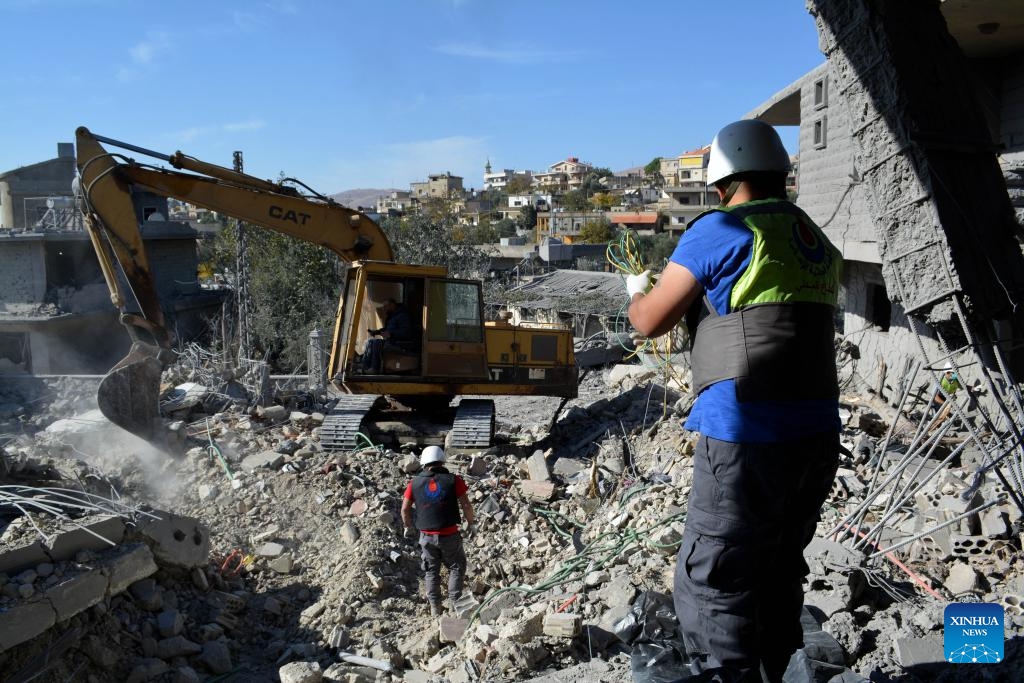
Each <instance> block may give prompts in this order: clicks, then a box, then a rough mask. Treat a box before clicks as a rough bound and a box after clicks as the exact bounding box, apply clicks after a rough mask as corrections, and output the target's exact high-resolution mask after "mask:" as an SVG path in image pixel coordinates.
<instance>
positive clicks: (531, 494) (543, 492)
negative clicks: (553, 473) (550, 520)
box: [519, 479, 555, 501]
mask: <svg viewBox="0 0 1024 683" xmlns="http://www.w3.org/2000/svg"><path fill="white" fill-rule="evenodd" d="M519 490H520V491H521V492H522V494H523V495H524V496H526V497H527V498H529V499H531V500H537V501H549V500H551V499H552V498H554V497H555V485H554V484H553V483H552V482H550V481H533V480H532V479H524V480H523V481H520V482H519Z"/></svg>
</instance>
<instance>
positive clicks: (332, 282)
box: [208, 228, 341, 373]
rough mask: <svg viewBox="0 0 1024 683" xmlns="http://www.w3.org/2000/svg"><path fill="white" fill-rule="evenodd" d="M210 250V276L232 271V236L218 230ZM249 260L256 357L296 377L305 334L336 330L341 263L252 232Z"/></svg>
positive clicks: (301, 244)
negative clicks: (265, 359) (312, 331)
mask: <svg viewBox="0 0 1024 683" xmlns="http://www.w3.org/2000/svg"><path fill="white" fill-rule="evenodd" d="M212 247H213V248H212V249H211V250H210V252H209V254H208V257H209V262H210V265H211V267H212V268H213V270H215V271H217V272H231V271H234V269H235V231H234V230H222V231H221V232H220V234H219V235H218V236H217V238H216V239H215V240H214V242H213V245H212ZM248 254H249V296H250V318H249V320H248V323H249V329H250V331H251V333H252V342H253V345H254V351H255V352H256V353H255V354H254V355H256V356H264V355H265V356H266V357H267V358H268V360H269V361H270V363H271V367H272V369H273V370H274V371H277V372H285V373H291V372H294V371H295V370H296V369H298V368H300V367H301V366H302V365H303V363H305V360H306V355H307V345H308V343H309V342H308V340H309V331H310V330H311V329H313V328H314V327H319V328H321V329H331V328H332V327H333V325H334V314H335V310H336V307H337V305H338V296H339V295H340V291H341V287H340V285H341V280H340V278H339V276H338V270H339V266H340V260H339V259H338V257H337V256H336V255H335V254H334V253H333V252H331V251H329V250H328V249H325V248H324V247H321V246H318V245H315V244H311V243H309V242H305V241H303V240H299V239H295V238H293V237H289V236H287V235H282V234H280V233H276V232H274V231H273V230H259V229H252V228H250V229H249V231H248Z"/></svg>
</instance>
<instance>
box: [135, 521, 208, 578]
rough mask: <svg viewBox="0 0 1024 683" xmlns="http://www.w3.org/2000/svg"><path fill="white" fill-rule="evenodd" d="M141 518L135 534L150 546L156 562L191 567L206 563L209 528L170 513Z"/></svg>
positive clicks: (185, 567)
mask: <svg viewBox="0 0 1024 683" xmlns="http://www.w3.org/2000/svg"><path fill="white" fill-rule="evenodd" d="M156 514H157V515H158V517H159V518H158V519H152V518H150V517H144V518H142V519H141V520H140V521H139V524H138V526H137V527H136V529H135V532H134V533H135V534H136V535H137V536H138V537H139V538H140V539H141V540H143V541H145V543H146V545H148V546H149V547H150V549H151V550H152V551H153V556H154V558H155V559H156V561H157V563H159V564H166V565H170V566H172V567H180V568H183V569H191V568H192V567H202V566H206V563H207V562H208V561H209V557H210V531H209V529H207V528H206V527H205V526H203V525H202V524H201V523H200V522H199V520H197V519H194V518H192V517H185V516H184V515H176V514H174V513H171V512H157V513H156Z"/></svg>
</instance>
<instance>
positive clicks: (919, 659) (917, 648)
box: [895, 636, 946, 668]
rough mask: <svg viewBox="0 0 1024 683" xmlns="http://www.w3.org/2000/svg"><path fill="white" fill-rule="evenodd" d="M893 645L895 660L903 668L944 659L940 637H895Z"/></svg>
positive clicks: (943, 660)
mask: <svg viewBox="0 0 1024 683" xmlns="http://www.w3.org/2000/svg"><path fill="white" fill-rule="evenodd" d="M895 647H896V660H897V661H898V662H899V663H900V665H901V666H902V667H904V668H907V667H911V666H918V665H921V664H935V663H939V662H945V661H946V657H945V655H944V654H943V652H942V639H941V638H937V637H935V636H928V637H925V638H897V639H896V644H895Z"/></svg>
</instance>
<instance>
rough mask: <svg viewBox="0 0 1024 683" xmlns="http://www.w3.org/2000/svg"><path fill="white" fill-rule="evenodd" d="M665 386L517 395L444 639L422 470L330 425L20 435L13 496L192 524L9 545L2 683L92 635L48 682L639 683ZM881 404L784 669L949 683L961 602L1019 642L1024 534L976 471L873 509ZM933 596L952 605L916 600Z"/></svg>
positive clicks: (55, 528)
mask: <svg viewBox="0 0 1024 683" xmlns="http://www.w3.org/2000/svg"><path fill="white" fill-rule="evenodd" d="M679 377H681V378H682V380H683V381H688V374H687V373H686V372H685V370H681V372H680V374H679ZM673 381H676V380H673ZM180 383H181V382H179V383H178V384H180ZM668 384H670V382H669V381H668V380H666V379H665V375H664V373H662V372H660V371H657V372H656V371H655V370H654V369H653V368H646V367H643V366H640V365H622V366H616V367H615V368H612V369H610V370H608V371H606V372H605V376H604V377H602V376H601V375H600V373H597V372H594V373H591V376H589V377H588V378H587V380H586V381H585V382H584V384H583V385H582V386H581V388H580V398H579V399H576V400H574V401H572V402H570V403H569V404H568V406H567V407H566V410H565V411H564V413H563V415H562V417H561V419H560V420H559V422H558V425H557V427H556V428H555V429H554V430H553V431H551V432H548V423H549V421H550V413H551V410H553V409H554V406H555V405H557V400H554V399H553V400H551V401H550V402H544V401H540V400H538V399H536V398H529V397H499V399H498V401H497V402H498V410H497V424H496V429H497V432H498V438H497V439H496V446H495V447H493V448H491V449H488V450H487V451H481V452H476V453H470V454H466V455H463V454H457V455H454V456H453V457H452V458H450V460H449V468H450V469H452V470H453V471H455V472H458V473H460V474H463V475H464V476H466V480H467V483H468V484H469V496H470V498H471V500H472V502H473V504H474V507H475V510H476V513H477V532H476V533H475V535H474V536H472V537H470V538H467V539H466V540H465V549H466V554H467V557H468V563H469V564H468V566H469V569H468V572H467V577H466V589H465V591H464V593H463V595H462V596H461V597H460V599H459V600H457V601H455V602H453V603H451V604H449V605H447V607H448V608H449V610H448V612H447V613H446V614H444V615H443V616H442V617H440V618H439V619H438V618H431V617H430V616H429V614H430V613H429V610H428V609H427V606H426V600H425V598H424V596H423V586H422V570H421V568H420V550H419V547H418V544H417V543H416V542H415V541H414V540H412V539H406V538H405V537H404V535H403V533H402V528H401V522H400V518H399V510H400V508H401V504H402V493H403V490H404V488H405V485H406V483H407V482H408V479H409V477H410V475H411V474H413V473H415V472H417V471H419V461H418V456H417V452H418V449H410V448H402V449H398V452H395V453H390V452H389V453H388V454H387V455H382V453H381V452H380V451H378V450H376V449H363V450H358V451H354V452H332V453H328V452H326V451H324V449H323V448H322V447H321V445H320V442H319V439H318V425H320V424H321V423H322V422H323V414H324V412H323V410H324V409H323V407H322V406H312V405H310V404H306V405H302V406H299V407H297V408H296V407H295V406H294V405H290V406H287V407H286V406H265V407H263V408H259V409H256V410H255V411H253V412H252V414H250V413H249V412H248V411H247V409H246V408H245V406H244V405H241V404H238V403H231V402H228V403H222V404H218V405H220V406H221V407H220V408H218V410H219V411H220V412H215V413H211V414H207V415H202V417H201V420H196V421H193V422H191V423H186V426H185V429H184V431H185V432H187V433H189V434H196V433H201V434H202V437H201V439H199V440H198V442H194V443H193V444H191V445H192V446H194V447H193V448H191V449H186V451H185V452H186V455H185V456H184V457H183V458H179V459H171V458H167V457H165V456H158V457H157V458H154V459H153V460H152V461H151V462H149V461H146V463H147V464H142V463H143V461H142V460H141V459H140V458H139V456H138V455H137V451H136V450H135V449H137V444H136V443H134V442H131V445H130V446H129V447H127V450H118V448H116V447H115V446H112V441H111V436H110V435H111V433H112V432H111V431H110V430H107V429H104V430H99V431H98V432H96V433H95V434H94V433H92V432H90V431H89V430H88V429H83V428H82V427H81V426H80V425H77V424H73V423H72V422H71V421H67V422H66V423H65V424H64V425H58V427H57V428H56V429H54V430H52V431H45V428H46V427H47V426H48V425H51V424H53V423H54V422H55V420H54V419H53V418H57V417H66V415H60V414H53V415H51V416H50V419H49V421H47V420H46V419H41V418H38V417H36V416H33V415H31V414H29V413H25V412H22V413H19V414H18V415H15V416H14V417H12V418H11V419H14V420H18V421H19V423H18V424H19V425H32V426H33V427H34V429H33V430H31V431H30V432H27V433H25V434H24V435H23V436H19V437H18V438H17V439H16V440H14V441H11V442H8V443H7V444H6V445H4V446H3V451H2V455H3V456H4V462H5V464H6V465H7V466H8V467H9V471H12V470H14V469H16V470H17V476H18V477H19V479H18V481H19V482H30V483H31V484H33V485H36V486H44V485H46V486H60V487H62V488H76V489H77V488H80V487H85V488H86V490H87V491H88V492H89V493H90V494H91V495H94V496H102V497H108V498H113V497H115V496H114V495H113V494H112V491H115V492H116V497H117V498H118V499H120V500H124V501H131V502H132V504H133V505H138V506H142V505H149V506H154V507H156V508H160V509H173V510H174V511H175V513H174V514H170V513H164V512H158V511H155V510H152V509H151V508H140V511H138V512H136V513H128V512H124V511H120V510H119V511H116V512H111V510H112V509H113V508H111V509H110V510H106V511H101V512H91V513H90V514H89V515H87V516H81V513H77V516H75V515H69V517H70V519H71V520H72V521H73V522H74V523H73V524H69V520H68V519H62V518H58V517H57V516H55V515H50V514H47V513H45V512H43V513H38V514H33V516H32V522H29V520H27V519H26V518H24V517H20V516H15V517H14V518H13V519H11V520H10V521H9V522H7V523H5V525H4V526H3V527H2V528H0V670H3V671H5V672H7V671H17V670H18V669H19V668H20V667H22V666H25V665H26V664H27V663H29V661H30V660H31V658H32V657H34V656H37V655H40V654H41V653H43V652H44V651H46V649H47V648H48V647H49V646H50V644H51V643H53V642H54V639H55V638H56V637H58V636H59V634H60V633H61V632H63V631H62V630H59V629H67V628H69V627H70V625H72V624H73V625H74V626H75V627H76V628H79V629H81V636H80V637H78V638H77V639H76V640H75V641H74V642H73V643H72V644H71V645H70V646H69V649H68V650H67V652H66V654H65V655H64V656H63V657H61V658H60V661H59V662H58V663H57V664H56V665H55V668H54V671H53V673H54V676H55V680H65V679H68V678H71V677H72V674H73V673H74V672H78V673H77V675H78V676H79V678H80V679H81V680H90V681H93V680H94V681H102V680H110V679H111V677H112V676H116V677H117V678H123V679H125V680H132V681H143V680H161V681H172V680H173V681H181V682H183V683H184V682H185V681H195V680H207V679H210V678H212V677H215V676H220V675H224V674H228V673H231V672H235V673H236V674H237V675H238V677H239V679H240V680H254V681H262V680H268V681H269V680H281V681H320V680H324V681H372V682H374V683H378V682H380V683H385V682H386V683H395V682H397V681H403V680H404V681H425V682H430V683H440V682H442V681H467V682H468V681H478V680H487V681H519V680H524V681H525V680H533V681H536V682H540V681H551V682H552V683H554V682H555V681H565V682H566V683H568V681H578V680H601V681H622V680H628V679H629V678H630V677H631V674H630V664H629V648H628V647H625V646H624V645H623V644H622V643H621V642H620V641H619V640H618V638H616V636H615V635H614V626H615V624H616V623H618V622H620V620H621V619H622V618H623V617H624V616H626V615H627V614H628V613H629V609H630V606H631V605H632V604H633V602H634V601H635V599H636V596H637V595H638V594H639V592H640V591H641V590H645V591H646V590H654V591H659V592H663V593H669V592H670V591H671V587H672V572H673V568H674V566H675V554H676V552H677V551H678V547H679V544H680V541H681V538H682V533H683V531H684V528H685V510H686V501H687V497H688V494H689V489H690V486H691V485H692V462H691V456H692V453H693V440H692V435H691V434H689V433H687V432H685V431H684V430H683V429H682V428H681V424H680V423H681V419H682V418H683V417H684V415H683V414H682V413H685V411H686V410H687V409H688V407H687V406H688V402H687V401H686V400H685V395H683V394H682V392H681V391H680V390H679V389H678V388H674V387H673V386H667V385H668ZM172 386H173V384H172ZM192 391H193V393H194V392H196V391H197V390H196V389H192ZM65 394H66V395H65V399H66V400H67V401H68V402H67V403H66V404H65V405H77V404H78V402H77V399H76V400H75V401H72V400H71V399H70V398H69V395H70V390H65ZM875 403H877V402H872V401H868V400H865V399H862V398H860V397H844V398H843V401H842V406H843V411H844V413H845V414H846V415H847V419H846V420H845V424H846V426H845V427H844V431H843V434H842V440H843V442H844V443H846V444H848V446H849V449H850V451H851V453H852V455H851V456H849V457H847V458H845V459H844V462H843V463H842V468H841V470H840V472H839V474H838V475H837V479H836V485H835V486H834V487H833V491H832V495H831V497H830V499H829V501H828V503H827V504H826V506H825V508H824V510H823V519H822V522H821V524H820V525H819V528H818V533H817V535H816V538H815V540H814V541H813V542H812V543H811V545H810V546H809V547H808V548H807V551H806V553H805V557H806V560H807V563H808V566H809V567H810V570H811V573H810V575H809V576H808V579H807V585H806V604H807V606H808V611H809V612H813V613H814V614H815V615H816V616H817V619H818V621H819V622H820V627H818V628H817V629H816V631H814V630H812V635H811V636H809V637H808V638H806V640H807V642H806V647H805V648H804V649H803V650H801V651H800V652H799V653H798V655H797V656H795V657H794V658H793V660H792V661H791V663H790V666H791V669H792V671H793V672H794V675H808V674H807V672H808V671H812V670H813V671H814V673H815V675H816V676H821V675H824V673H825V672H832V671H834V672H835V673H834V675H835V678H834V680H835V681H841V682H842V683H852V682H853V681H862V680H865V679H866V678H869V677H870V678H871V679H872V680H885V677H888V678H890V679H896V678H898V677H899V676H900V675H902V674H903V673H904V669H905V667H909V666H919V665H927V664H928V663H929V662H935V661H941V657H942V650H941V637H942V627H943V615H942V608H943V607H944V605H945V601H948V600H950V599H952V598H957V597H960V598H963V597H968V596H969V597H971V598H972V599H978V600H982V601H985V602H996V603H1000V604H1002V605H1003V606H1004V609H1005V611H1006V635H1007V638H1008V639H1011V638H1013V637H1014V636H1018V637H1019V635H1020V634H1021V631H1022V630H1024V597H1022V596H1024V556H1022V554H1021V552H1020V550H1021V531H1022V524H1021V516H1020V512H1019V510H1017V509H1016V507H1015V506H1014V505H1013V504H1012V501H1010V500H1009V499H1008V495H1007V492H1006V491H1005V490H1004V489H1003V488H1002V484H1001V482H998V480H996V479H994V478H988V479H984V480H982V481H981V482H980V484H979V485H978V486H976V487H975V488H974V489H973V490H972V489H971V487H972V485H974V484H975V483H976V482H975V479H974V470H972V469H971V468H970V467H969V466H965V465H963V464H962V463H960V464H957V465H956V466H949V467H946V468H944V469H935V468H930V467H925V466H924V465H922V467H921V469H920V474H919V475H918V477H917V480H916V481H917V482H918V485H917V486H916V488H915V487H911V486H909V485H908V480H909V478H910V472H906V473H905V476H904V477H903V479H902V482H901V486H900V488H901V489H903V490H904V491H905V492H908V494H907V496H905V497H906V498H907V499H906V500H901V499H900V498H899V495H900V491H896V492H895V493H893V492H891V491H882V492H881V495H878V496H876V497H875V498H873V499H871V498H870V496H872V495H873V493H872V491H873V488H872V487H873V486H876V485H875V484H873V483H872V482H873V481H875V482H877V481H881V480H884V479H885V477H886V476H887V475H888V474H889V472H890V471H892V469H893V468H895V467H897V466H898V463H899V462H900V460H901V458H903V457H904V455H905V453H904V452H901V451H899V450H895V449H896V448H897V447H901V448H904V450H905V447H906V446H907V445H908V444H907V442H906V441H900V440H899V439H898V438H894V439H893V441H892V442H891V443H890V444H889V446H888V448H887V450H886V452H885V453H878V452H876V451H878V450H879V449H880V448H881V441H882V439H883V438H884V435H885V433H886V432H887V430H888V425H889V424H891V423H892V420H893V419H894V417H895V416H894V413H893V411H892V410H891V409H889V410H888V411H887V410H886V407H885V406H884V405H882V406H879V405H875ZM206 405H209V401H208V400H205V399H203V400H200V401H198V402H197V403H194V404H192V406H191V407H190V408H189V409H188V410H189V414H188V415H187V416H185V415H184V414H183V415H182V416H181V419H183V420H189V419H193V418H196V417H197V414H196V412H195V411H197V410H202V409H203V408H204V406H206ZM181 412H184V408H182V409H181ZM662 414H665V415H667V419H664V420H662V419H661V416H662ZM513 416H514V417H513ZM506 420H509V421H507V422H506ZM513 420H514V422H513ZM901 424H902V423H901ZM879 430H882V431H881V432H880V431H879ZM12 431H13V430H12ZM19 433H21V432H19ZM896 433H897V435H899V434H902V432H900V431H899V430H897V432H896ZM69 434H71V435H73V438H74V441H73V444H74V445H73V446H72V447H68V446H65V445H64V444H65V443H68V441H67V439H68V438H69V436H68V435H69ZM879 434H881V436H879ZM945 438H946V439H949V441H948V443H946V444H944V445H942V446H940V447H938V448H936V449H935V452H934V453H933V454H932V456H931V458H929V459H928V460H927V462H926V463H925V464H930V463H932V462H933V461H934V462H935V463H936V464H937V462H938V460H936V458H939V459H941V458H943V457H945V456H946V455H947V454H948V452H949V449H951V448H955V447H956V445H957V444H958V443H961V442H962V436H957V435H956V433H955V430H951V431H949V432H947V434H946V437H945ZM958 438H959V439H961V441H959V442H958V441H956V439H958ZM211 442H212V443H214V444H215V445H216V446H217V448H216V452H214V451H213V450H211V449H210V448H208V446H209V444H210V443H211ZM923 460H925V459H923V458H921V459H918V460H915V461H914V467H915V468H916V467H917V464H919V463H920V462H922V461H923ZM875 468H878V469H879V471H878V473H877V475H876V474H875V472H874V470H875ZM933 469H934V476H932V477H931V478H930V479H927V480H925V477H927V476H928V473H930V472H932V471H933ZM911 471H912V470H911ZM965 492H970V495H969V496H968V497H964V493H965ZM889 503H892V504H891V505H889ZM986 505H987V506H988V507H985V506H986ZM143 510H145V512H143ZM854 511H858V514H857V516H856V517H855V518H852V519H851V520H850V521H849V522H845V523H846V524H847V527H849V528H853V529H856V531H857V534H856V535H855V534H853V533H852V532H849V533H846V534H845V536H844V535H843V534H837V533H833V534H832V535H831V536H829V535H827V532H829V531H832V530H833V529H835V528H836V527H837V526H839V525H840V524H841V523H844V520H845V518H846V517H847V516H848V515H849V514H851V513H853V512H854ZM122 513H123V514H122ZM33 523H34V524H35V525H38V526H39V529H41V530H42V531H43V532H44V534H45V537H44V536H43V535H41V534H40V533H39V532H38V531H37V530H36V528H35V526H34V525H33ZM942 525H946V526H942ZM876 526H878V527H880V528H879V529H878V530H877V531H874V532H873V530H874V529H875V527H876ZM83 528H85V529H87V531H84V532H83V531H82V529H83ZM840 528H844V529H845V528H846V527H840ZM97 535H99V536H102V537H103V538H102V539H100V538H97ZM863 535H868V536H869V537H868V538H866V539H865V538H864V536H863ZM858 542H859V545H858ZM901 544H902V545H901ZM855 546H856V547H855ZM888 546H897V549H896V550H895V551H893V556H894V557H897V558H898V559H899V560H900V561H901V563H903V564H904V566H905V567H906V568H907V569H908V570H909V571H912V572H913V573H914V577H915V578H916V580H917V582H915V581H913V580H912V579H911V578H910V577H908V575H907V574H906V573H905V572H904V571H903V570H902V569H900V568H899V567H897V566H896V565H894V564H893V563H891V562H890V561H888V560H887V559H885V557H884V555H882V556H879V557H876V558H874V559H869V557H868V556H869V555H871V554H873V553H876V552H877V551H878V550H879V549H885V548H887V547H888ZM921 583H923V584H925V585H926V586H927V587H928V590H930V591H932V592H933V593H935V594H937V595H939V596H940V597H941V600H939V599H937V598H935V597H934V596H932V595H930V594H928V593H927V592H926V591H925V589H924V588H921V589H920V590H919V591H918V593H919V595H915V594H914V591H913V589H912V588H911V587H912V586H918V585H920V584H921ZM896 598H898V599H896ZM936 643H937V645H936ZM936 648H937V649H936ZM1008 655H1009V650H1008ZM936 657H938V658H939V659H936ZM814 667H817V668H816V669H815V668H814ZM828 667H832V668H828ZM846 667H849V669H847V668H846ZM853 671H856V672H857V674H854V673H852V672H853ZM797 672H799V673H797ZM574 675H575V676H576V678H573V677H572V676H574ZM860 676H863V677H860ZM1012 679H1014V676H1012V675H1011V677H1010V678H1009V679H1008V680H1012ZM76 680H77V679H76ZM826 680H827V679H826Z"/></svg>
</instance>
